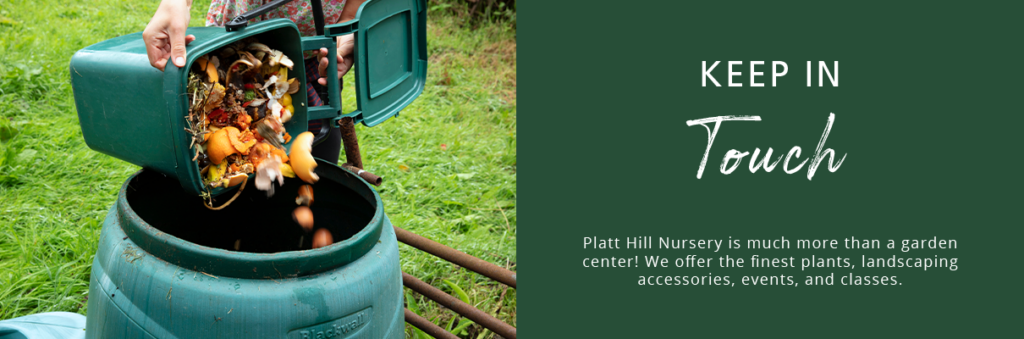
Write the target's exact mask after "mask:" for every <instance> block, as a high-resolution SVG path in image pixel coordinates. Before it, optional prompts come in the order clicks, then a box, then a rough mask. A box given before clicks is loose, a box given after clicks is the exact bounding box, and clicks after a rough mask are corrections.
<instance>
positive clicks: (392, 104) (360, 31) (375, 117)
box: [325, 0, 427, 126]
mask: <svg viewBox="0 0 1024 339" xmlns="http://www.w3.org/2000/svg"><path fill="white" fill-rule="evenodd" d="M426 19H427V11H426V2H425V0H371V1H367V2H365V3H363V5H362V6H360V8H359V12H358V13H357V14H356V18H355V19H354V20H350V21H347V22H344V23H341V24H337V25H329V26H326V27H325V28H326V29H325V35H327V36H339V35H345V34H354V35H355V37H354V38H355V39H354V40H355V51H354V52H353V56H354V58H355V62H354V65H353V66H352V68H353V70H354V71H355V83H356V99H357V104H358V106H359V108H358V109H357V110H356V111H354V112H351V113H348V114H344V115H343V116H344V117H354V118H356V119H357V121H362V122H363V124H365V125H367V126H374V125H377V124H379V123H381V122H383V121H385V120H387V119H389V118H391V117H393V116H395V115H397V114H398V112H399V111H401V110H402V109H403V108H405V107H406V106H408V105H409V104H410V103H412V101H413V100H414V99H416V97H418V96H419V95H420V93H423V85H424V82H425V81H426V77H427V32H426V28H427V20H426Z"/></svg>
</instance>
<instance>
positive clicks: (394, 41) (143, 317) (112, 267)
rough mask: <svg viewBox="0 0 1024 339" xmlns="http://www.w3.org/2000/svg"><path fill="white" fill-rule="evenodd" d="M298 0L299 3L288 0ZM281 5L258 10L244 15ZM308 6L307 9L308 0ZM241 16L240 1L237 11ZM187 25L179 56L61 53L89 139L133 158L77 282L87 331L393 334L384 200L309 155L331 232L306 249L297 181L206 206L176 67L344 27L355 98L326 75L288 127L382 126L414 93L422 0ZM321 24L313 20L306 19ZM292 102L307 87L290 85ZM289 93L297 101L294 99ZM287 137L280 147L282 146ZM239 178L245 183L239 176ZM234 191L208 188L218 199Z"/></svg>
mask: <svg viewBox="0 0 1024 339" xmlns="http://www.w3.org/2000/svg"><path fill="white" fill-rule="evenodd" d="M297 1H302V0H297ZM285 2H287V1H277V0H275V1H274V2H272V3H270V4H268V5H267V6H264V7H261V8H260V9H257V10H254V12H253V13H252V14H256V13H257V12H259V11H260V10H262V9H265V8H267V7H268V6H277V5H280V4H283V3H285ZM314 8H315V7H314ZM247 14H250V13H247ZM244 21H245V20H242V23H243V24H242V25H234V26H233V27H232V28H231V30H228V29H225V28H218V27H199V28H189V29H188V32H187V34H194V35H195V36H196V41H194V42H193V43H191V44H190V45H189V46H188V51H187V58H186V67H184V68H181V69H179V68H177V67H175V66H174V65H173V63H170V62H169V63H168V64H167V67H166V70H165V71H164V72H160V71H158V70H156V69H154V68H153V67H151V66H150V65H149V61H148V59H147V57H146V50H145V46H144V45H143V41H142V34H141V33H135V34H130V35H126V36H122V37H118V38H114V39H110V40H106V41H103V42H100V43H97V44H95V45H92V46H89V47H87V48H85V49H83V50H81V51H79V52H78V53H76V54H75V55H74V57H72V60H71V66H70V70H71V83H72V86H73V89H74V94H75V104H76V107H77V109H78V115H79V123H80V125H81V127H82V134H83V136H84V137H85V141H86V143H87V144H88V145H89V147H90V148H92V149H94V150H97V151H99V152H102V153H105V154H109V155H111V156H114V157H117V158H119V159H123V160H125V161H128V162H131V163H133V164H136V165H139V166H142V167H143V169H142V170H141V171H139V172H138V173H136V174H135V175H133V176H132V177H130V178H129V179H128V180H127V181H126V182H125V183H124V185H123V186H122V187H121V190H120V192H119V194H118V199H117V202H116V204H115V205H114V206H113V207H112V208H111V210H110V212H109V213H108V214H107V218H106V220H105V221H104V224H103V229H102V231H101V234H100V243H99V246H98V251H97V253H96V256H95V258H94V260H93V265H92V274H91V281H90V286H89V309H88V315H87V327H86V336H87V337H88V338H237V337H248V338H400V337H402V336H403V335H404V331H403V328H404V316H403V314H404V313H403V310H404V306H403V300H402V299H403V298H402V296H403V294H402V280H401V270H400V267H399V260H398V245H397V240H396V238H395V234H394V230H393V228H392V226H391V224H390V222H389V221H388V218H387V216H386V215H385V214H384V209H383V205H382V203H381V200H380V196H379V195H378V194H377V192H376V191H374V190H373V189H372V188H371V187H370V186H369V185H368V184H367V183H366V182H365V181H363V180H362V179H361V178H359V177H358V176H356V175H354V174H352V173H351V172H348V171H346V170H344V169H342V168H340V167H338V166H337V165H336V164H329V163H324V162H323V161H322V160H319V159H317V162H318V165H319V166H318V167H317V168H316V170H315V171H316V173H317V175H318V176H319V177H320V180H319V181H318V182H317V183H316V184H315V185H313V188H314V191H315V193H314V196H315V200H314V203H313V204H312V205H311V206H310V209H311V210H312V212H313V215H314V217H315V220H316V223H315V226H316V227H317V228H326V229H327V230H329V231H330V232H331V233H332V235H333V237H334V243H333V244H332V245H330V246H326V247H321V248H317V249H308V248H311V242H312V239H311V234H309V233H306V232H304V231H303V230H302V229H301V228H300V227H299V226H298V225H297V224H295V222H294V221H293V220H292V217H291V215H292V211H293V210H294V209H295V207H296V205H295V196H296V195H297V190H298V187H299V186H300V185H301V184H302V182H301V181H299V180H298V179H289V180H286V181H285V184H284V185H283V186H279V187H277V188H276V189H275V194H274V195H273V196H272V197H269V198H268V197H267V196H266V194H265V192H262V191H258V190H255V189H249V190H243V191H242V192H240V195H239V196H238V197H237V199H236V200H234V202H233V203H232V204H231V205H229V206H228V207H227V208H225V209H223V210H220V211H213V210H209V209H207V208H205V207H203V198H202V197H201V194H202V192H204V191H205V188H204V187H203V184H202V179H201V177H200V169H199V167H198V164H197V163H196V162H195V161H193V160H192V158H193V155H194V152H195V150H194V149H193V148H190V147H192V145H190V144H189V141H190V135H189V134H188V132H186V131H185V126H186V121H185V117H186V116H187V114H188V112H187V110H188V103H187V96H188V95H187V93H185V91H186V90H185V88H186V85H187V75H188V72H187V70H188V69H190V68H191V65H192V63H193V62H194V61H195V60H196V59H198V58H199V57H201V56H203V55H205V54H207V53H209V52H212V51H214V50H217V49H219V48H221V47H223V46H226V45H228V44H231V43H233V42H235V41H238V40H240V39H243V38H246V37H253V36H254V37H257V38H258V39H259V41H260V42H261V43H264V44H266V45H267V46H269V47H271V48H273V49H277V50H281V51H282V52H284V53H285V54H286V55H287V56H288V57H289V58H290V59H292V60H294V61H296V67H294V68H293V69H292V70H291V71H290V72H289V74H290V75H292V76H294V77H297V78H298V79H299V81H300V82H305V80H306V74H305V68H304V67H302V65H301V64H302V63H301V60H302V52H303V51H304V50H317V49H319V48H321V47H326V48H327V49H328V50H329V51H330V53H331V55H330V56H329V57H328V58H329V60H330V61H331V63H330V65H329V69H328V71H327V73H328V74H336V68H337V65H336V56H335V54H334V53H335V46H336V43H335V40H334V38H333V37H335V36H339V35H344V34H354V35H355V44H356V47H355V52H354V58H355V64H354V67H353V71H354V72H355V82H356V97H357V99H358V109H357V110H356V111H354V112H351V113H348V114H341V110H340V107H341V99H340V95H339V89H340V86H339V84H338V81H337V79H335V78H334V77H328V86H327V87H328V93H329V94H328V96H327V99H328V100H327V101H328V102H329V103H330V106H322V107H305V105H304V104H305V102H304V100H296V101H295V104H294V106H295V112H294V113H293V118H292V120H291V121H290V122H289V123H286V124H285V128H286V129H287V131H288V133H289V134H291V135H298V134H299V133H301V132H303V131H305V130H306V129H307V122H308V121H309V120H313V119H333V120H334V121H337V119H340V118H342V117H351V118H353V119H355V120H356V121H357V122H362V123H363V124H365V125H367V126H374V125H376V124H379V123H381V122H383V121H385V120H387V119H389V118H390V117H392V116H395V115H397V114H398V112H399V111H400V110H401V109H402V108H404V107H406V106H407V105H408V104H410V103H411V102H412V100H414V99H415V98H416V97H417V96H418V95H419V94H420V93H421V92H422V90H423V85H424V79H425V76H426V32H425V29H426V8H425V0H371V1H367V2H366V3H364V4H363V5H362V6H361V7H360V8H359V11H358V14H357V16H356V19H355V20H352V21H348V22H345V23H341V24H337V25H328V26H326V27H323V32H324V34H323V35H322V36H314V37H301V36H300V35H299V31H298V28H297V27H296V25H295V24H294V23H293V22H291V21H289V20H286V19H274V20H267V21H262V22H258V23H253V24H248V25H244ZM318 30H319V29H318ZM300 87H301V88H300V90H299V93H297V94H295V95H294V96H295V97H296V98H304V97H305V95H306V92H305V91H306V88H305V86H300ZM300 101H301V102H300ZM285 146H286V148H289V147H288V146H290V145H287V144H286V145H285ZM250 180H251V179H250ZM227 191H234V188H227V189H225V188H218V189H215V190H212V191H211V193H212V194H213V195H219V194H222V193H225V192H227Z"/></svg>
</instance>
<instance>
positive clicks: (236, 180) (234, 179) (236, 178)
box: [226, 174, 249, 187]
mask: <svg viewBox="0 0 1024 339" xmlns="http://www.w3.org/2000/svg"><path fill="white" fill-rule="evenodd" d="M247 179H249V175H247V174H235V175H232V176H230V177H228V184H227V186H226V187H232V186H237V185H238V184H241V183H242V182H243V181H245V180H247Z"/></svg>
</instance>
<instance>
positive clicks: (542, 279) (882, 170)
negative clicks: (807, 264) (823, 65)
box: [518, 1, 1024, 338]
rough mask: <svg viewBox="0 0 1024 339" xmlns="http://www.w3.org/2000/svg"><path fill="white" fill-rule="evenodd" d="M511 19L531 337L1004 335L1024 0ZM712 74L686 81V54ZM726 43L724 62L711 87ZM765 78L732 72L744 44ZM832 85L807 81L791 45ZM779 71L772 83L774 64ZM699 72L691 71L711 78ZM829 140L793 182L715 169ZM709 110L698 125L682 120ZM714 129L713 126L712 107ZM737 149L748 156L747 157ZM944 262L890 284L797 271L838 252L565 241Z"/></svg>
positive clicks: (1015, 228) (1017, 201)
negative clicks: (592, 261) (753, 261)
mask: <svg viewBox="0 0 1024 339" xmlns="http://www.w3.org/2000/svg"><path fill="white" fill-rule="evenodd" d="M524 5H525V6H524V7H523V8H521V9H520V10H521V13H520V14H522V17H521V20H522V23H523V26H521V27H519V28H518V29H519V34H520V35H522V36H523V39H519V41H520V42H521V44H520V45H519V46H520V47H521V50H520V53H521V55H522V56H523V58H522V59H521V60H520V64H519V65H520V68H519V69H520V71H521V73H522V76H521V77H520V79H519V81H520V84H522V85H523V86H522V89H523V90H522V91H521V95H520V96H519V98H520V101H521V102H520V107H521V108H523V113H524V114H522V115H520V118H521V120H522V121H521V123H522V125H521V126H520V130H519V133H520V138H519V139H520V141H521V143H520V144H519V146H520V147H521V148H522V152H521V159H520V169H519V170H520V172H519V175H521V176H522V179H523V180H522V187H521V190H520V196H519V197H520V199H519V206H518V207H519V210H520V211H521V212H522V214H521V215H520V217H521V218H522V219H521V220H522V222H523V225H527V226H526V227H523V228H522V230H521V233H519V234H518V236H519V239H520V241H521V242H522V244H523V246H522V247H521V252H520V253H519V255H520V260H521V262H520V263H519V264H518V266H519V267H520V268H521V271H522V272H521V273H522V274H521V276H522V277H523V281H522V284H521V288H522V289H523V291H522V293H521V294H520V295H519V297H520V299H519V300H520V302H521V304H520V305H519V309H518V315H519V323H518V325H519V327H520V328H521V329H522V330H523V333H524V335H528V336H530V337H543V338H557V337H565V338H569V337H574V338H584V337H601V338H605V337H607V338H615V337H629V338H634V337H659V336H668V337H683V336H697V337H711V336H716V337H740V336H750V335H762V336H771V337H775V336H786V337H794V336H795V337H854V336H862V337H863V336H867V337H897V336H900V337H1005V336H1008V335H1019V334H1020V325H1019V323H1020V320H1021V318H1022V315H1024V314H1022V311H1021V309H1020V305H1021V301H1022V300H1021V299H1022V298H1021V292H1020V287H1019V286H1020V281H1021V280H1020V279H1021V278H1022V275H1021V273H1020V268H1019V260H1020V259H1022V257H1024V256H1022V255H1021V253H1020V251H1019V249H1020V248H1021V247H1020V245H1019V243H1018V242H1019V241H1020V239H1022V238H1021V235H1022V234H1021V233H1022V232H1021V231H1020V229H1021V221H1020V218H1019V215H1020V213H1021V211H1022V210H1024V209H1022V208H1021V207H1020V206H1021V202H1022V199H1021V198H1020V195H1019V191H1020V188H1021V179H1020V172H1021V169H1022V167H1021V165H1024V162H1022V160H1021V155H1020V154H1021V146H1022V145H1024V142H1022V140H1021V138H1020V135H1021V133H1019V132H1018V130H1019V129H1020V128H1021V126H1022V124H1021V123H1022V122H1024V118H1022V115H1024V110H1022V107H1021V98H1022V90H1024V85H1022V80H1021V79H1022V76H1024V72H1022V63H1021V60H1022V58H1024V55H1022V53H1021V52H1022V51H1024V48H1022V42H1024V39H1021V37H1022V33H1024V27H1022V25H1021V23H1022V17H1021V15H1020V14H1021V13H1024V11H1022V9H1024V6H1022V5H1020V4H1015V3H1009V2H1006V3H952V2H949V3H927V4H891V3H863V2H862V3H853V4H846V5H836V4H829V3H819V2H811V3H801V4H791V5H778V4H762V3H754V4H743V3H738V4H737V3H728V4H725V3H722V4H719V3H717V2H716V3H713V4H694V3H691V2H662V3H623V2H600V1H598V2H585V3H553V2H544V3H543V4H536V3H526V4H524ZM704 60H706V61H708V64H709V66H710V64H711V63H713V62H714V61H715V60H720V61H721V64H719V66H718V68H716V69H715V70H714V72H713V74H714V75H715V77H716V79H717V80H718V81H719V83H721V84H722V86H723V87H720V88H715V87H706V88H705V87H701V61H704ZM729 60H739V61H743V65H742V67H739V68H738V69H736V70H738V71H741V72H743V76H742V77H737V78H736V80H741V79H742V83H743V84H744V87H742V88H729V87H725V86H727V85H726V83H727V81H728V79H727V75H726V71H727V70H726V68H727V66H728V64H727V62H728V61H729ZM752 60H758V61H765V65H763V66H759V67H758V69H759V71H763V72H765V74H766V75H765V76H762V77H760V78H759V79H758V80H759V81H760V82H763V83H766V87H764V88H750V87H748V86H749V84H748V83H749V74H748V72H749V63H750V61H752ZM808 60H811V61H814V69H815V70H816V69H817V61H819V60H820V61H826V62H827V63H828V64H829V66H830V67H831V65H832V61H837V60H838V61H839V64H840V78H839V80H840V81H839V82H840V86H839V87H835V88H833V87H831V86H830V85H829V84H828V80H827V79H826V85H825V87H822V88H819V87H817V76H816V73H815V76H814V78H813V85H814V87H806V85H805V74H806V73H805V62H806V61H808ZM772 61H785V62H786V63H787V64H788V66H789V73H788V74H787V75H786V76H785V77H782V78H780V79H779V83H778V87H774V88H772V87H770V86H771V77H770V71H771V62H772ZM710 84H711V82H710V81H709V85H710ZM830 112H831V113H835V114H836V120H835V124H834V126H833V127H832V131H831V134H830V136H829V138H828V142H827V144H826V147H827V148H833V149H835V150H836V152H837V153H838V155H840V156H841V155H842V154H844V153H845V154H848V155H847V159H846V161H845V162H844V163H843V164H842V167H841V168H840V169H839V170H838V171H837V172H835V173H832V172H829V171H828V170H827V163H823V164H822V166H821V167H819V169H818V172H817V173H816V174H815V176H814V179H813V180H812V181H808V180H807V178H806V166H805V168H804V169H802V170H801V171H799V172H797V173H796V174H793V175H787V174H785V173H783V172H782V169H781V166H782V165H781V164H780V165H779V168H776V169H775V171H773V172H772V173H764V171H763V170H762V171H759V172H758V173H756V174H751V173H750V172H749V171H748V170H747V162H746V161H744V162H743V163H742V164H741V165H740V167H739V168H738V169H737V170H736V172H734V173H733V174H731V175H728V176H726V175H722V174H721V173H719V170H718V166H719V165H720V163H721V160H722V157H723V156H724V154H725V152H726V151H728V150H730V149H738V150H740V151H750V152H752V151H753V150H754V148H755V147H757V148H761V151H762V154H763V152H764V151H765V150H767V148H768V147H772V148H773V149H774V152H775V154H776V155H777V154H779V153H783V154H784V153H785V152H788V150H789V149H790V147H792V146H800V147H802V148H803V154H802V158H806V157H809V156H811V155H813V153H814V148H815V146H816V145H817V143H818V139H819V138H820V137H821V134H822V132H823V130H824V128H825V125H826V121H827V119H828V116H829V113H830ZM719 115H759V116H761V118H762V119H763V121H761V122H726V123H724V124H723V125H722V128H721V130H720V131H719V134H718V136H717V138H716V140H715V143H714V146H713V148H712V149H711V152H710V154H709V159H708V165H707V168H706V169H705V172H704V177H703V179H700V180H698V179H696V177H695V176H696V171H697V167H698V165H699V163H700V160H701V156H702V155H703V152H704V148H705V143H706V140H707V136H706V132H705V130H704V128H703V127H700V126H694V127H687V126H686V121H687V120H691V119H699V118H704V117H712V116H719ZM712 127H713V126H712ZM747 159H749V156H748V157H747V158H745V159H744V160H747ZM584 236H598V237H605V238H607V237H618V238H623V240H622V241H623V242H624V241H625V239H624V238H626V237H631V236H653V237H655V238H656V237H658V236H665V237H674V238H687V239H690V238H694V239H699V238H705V239H710V238H716V239H718V238H727V237H729V236H732V237H736V238H741V239H747V238H777V237H779V236H785V237H786V238H789V239H793V240H795V239H799V238H805V239H806V238H835V239H839V240H840V241H841V240H842V239H843V238H846V237H849V236H855V237H857V238H869V239H870V238H876V239H883V240H884V239H897V240H899V239H905V238H931V237H933V236H937V237H939V238H946V239H956V240H957V241H958V245H959V246H958V247H959V248H958V249H957V250H953V251H950V250H946V251H942V250H921V251H916V252H915V251H912V252H910V253H903V252H899V251H889V250H871V251H855V250H845V249H839V250H820V251H804V250H801V251H796V250H790V251H784V250H776V251H767V250H764V251H729V252H719V253H711V252H707V251H671V250H657V249H656V250H649V251H638V250H625V249H623V250H618V251H603V252H602V251H595V250H583V249H582V238H583V237H584ZM755 253H757V254H761V255H762V256H778V257H782V256H785V257H788V256H796V257H802V256H809V255H812V254H813V255H817V256H844V257H851V258H852V259H851V260H852V261H853V262H855V263H856V264H858V266H859V264H860V259H859V258H860V254H862V253H864V254H868V255H874V256H891V255H893V254H896V255H897V256H899V257H922V256H927V257H931V256H933V255H939V256H940V257H956V258H958V263H957V264H958V266H959V269H958V270H957V271H955V272H950V271H949V270H939V269H935V270H929V271H927V272H923V271H921V270H919V269H906V268H903V269H901V268H887V269H872V270H869V269H862V268H860V267H858V268H856V269H854V270H852V272H853V273H855V274H862V275H866V274H871V275H896V276H897V277H898V281H899V282H901V283H902V285H900V286H871V287H857V286H831V287H813V286H803V284H802V280H803V277H804V276H805V275H811V274H814V275H827V274H829V273H831V272H835V273H836V275H837V276H839V275H844V274H846V273H849V272H851V270H849V269H843V268H838V269H823V268H820V269H809V270H807V271H803V272H802V271H800V270H799V269H770V270H768V269H721V268H714V269H679V268H660V269H648V268H620V269H613V268H606V269H585V268H583V267H581V263H580V262H581V261H582V259H583V258H585V257H606V256H617V257H618V256H629V257H632V256H634V255H639V256H640V257H641V258H643V255H661V256H666V257H669V258H675V257H677V256H685V255H687V254H699V255H701V256H716V257H717V256H719V255H724V254H730V255H734V256H740V257H744V258H748V259H749V257H750V255H751V254H755ZM708 273H712V274H715V275H729V276H730V277H731V279H732V280H733V281H734V282H736V281H738V280H739V278H740V277H741V276H742V275H744V274H747V275H758V274H788V275H795V276H796V277H797V279H798V280H799V281H800V282H801V286H799V287H781V286H766V287H760V286H759V287H752V286H736V287H715V286H655V287H641V286H637V280H638V277H639V276H640V275H707V274H708Z"/></svg>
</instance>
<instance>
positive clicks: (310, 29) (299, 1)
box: [206, 0, 345, 36]
mask: <svg viewBox="0 0 1024 339" xmlns="http://www.w3.org/2000/svg"><path fill="white" fill-rule="evenodd" d="M269 2H271V1H270V0H213V1H211V2H210V10H209V11H207V13H206V26H224V25H225V24H227V23H228V22H230V21H231V19H234V18H235V17H236V16H239V15H241V14H244V13H245V12H248V11H252V10H255V9H257V8H259V7H260V6H263V5H264V4H266V3H269ZM320 2H321V4H322V7H323V9H324V24H325V25H330V24H336V23H338V19H339V18H341V9H342V8H343V7H344V6H345V0H321V1H320ZM275 18H286V19H291V20H292V21H294V22H295V24H296V25H298V26H299V32H300V33H302V36H313V35H316V24H314V22H313V7H312V6H310V4H309V1H308V0H295V1H291V2H289V3H286V4H284V5H282V6H281V7H278V8H275V9H273V10H271V11H269V12H267V13H265V14H263V15H260V17H259V18H256V19H253V20H250V22H253V23H255V22H260V21H262V20H270V19H275Z"/></svg>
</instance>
